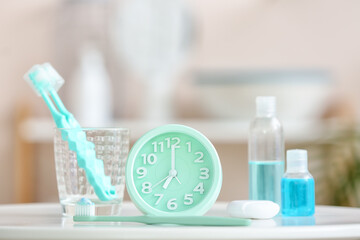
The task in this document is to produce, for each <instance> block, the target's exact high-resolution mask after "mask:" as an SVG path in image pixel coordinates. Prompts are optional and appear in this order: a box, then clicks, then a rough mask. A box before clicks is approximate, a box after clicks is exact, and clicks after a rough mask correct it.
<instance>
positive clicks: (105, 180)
mask: <svg viewBox="0 0 360 240" xmlns="http://www.w3.org/2000/svg"><path fill="white" fill-rule="evenodd" d="M24 79H25V80H26V81H27V82H28V83H29V84H30V86H31V87H32V88H33V89H34V91H35V92H36V94H37V95H38V96H41V97H42V98H43V99H44V101H45V103H46V105H47V106H48V108H49V110H50V112H51V115H52V116H53V119H54V121H55V124H56V126H57V127H58V128H61V129H62V128H64V129H62V130H61V136H62V139H63V140H64V141H68V143H69V149H70V150H71V151H74V152H76V155H77V161H78V166H79V167H80V168H83V169H84V170H85V173H86V178H87V180H88V182H89V183H90V184H91V186H92V187H93V189H94V191H95V193H96V195H97V196H98V198H99V199H100V200H101V201H109V200H112V199H114V198H116V191H115V187H114V186H112V185H111V179H110V177H109V176H106V175H105V174H104V164H103V161H101V160H100V159H97V158H96V153H95V150H94V147H95V145H94V144H93V143H92V142H89V141H87V139H86V134H85V133H84V132H83V131H82V130H81V127H80V124H79V123H78V121H76V119H75V118H74V116H73V115H72V114H71V113H70V112H69V111H68V110H67V109H66V108H65V106H64V104H63V102H62V101H61V99H60V97H59V95H58V94H57V91H58V90H59V88H60V87H61V86H62V85H63V84H64V79H63V78H62V77H61V76H60V75H59V74H58V73H57V72H56V70H55V69H54V68H53V67H52V66H51V65H50V64H49V63H44V64H42V65H35V66H33V67H32V68H31V69H30V70H29V71H28V72H27V73H26V74H25V75H24ZM55 105H56V106H55Z"/></svg>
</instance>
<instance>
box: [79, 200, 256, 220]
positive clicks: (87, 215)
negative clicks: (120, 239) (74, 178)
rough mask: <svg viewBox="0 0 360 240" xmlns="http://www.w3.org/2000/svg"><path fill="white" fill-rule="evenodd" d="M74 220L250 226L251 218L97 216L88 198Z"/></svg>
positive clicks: (81, 204)
mask: <svg viewBox="0 0 360 240" xmlns="http://www.w3.org/2000/svg"><path fill="white" fill-rule="evenodd" d="M73 220H74V222H136V223H145V224H177V225H184V226H248V225H250V223H251V220H250V219H245V218H232V217H213V216H155V215H143V216H95V209H94V203H93V202H92V201H91V200H90V199H88V198H82V199H80V200H79V201H78V202H77V203H76V205H75V216H74V217H73Z"/></svg>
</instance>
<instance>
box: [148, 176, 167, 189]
mask: <svg viewBox="0 0 360 240" xmlns="http://www.w3.org/2000/svg"><path fill="white" fill-rule="evenodd" d="M169 177H170V175H168V176H166V177H165V178H164V179H162V180H161V181H160V182H158V183H157V184H155V185H154V186H152V188H155V187H156V186H157V185H159V184H160V183H162V182H163V181H165V179H167V178H169Z"/></svg>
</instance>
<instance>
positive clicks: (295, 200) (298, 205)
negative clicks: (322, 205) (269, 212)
mask: <svg viewBox="0 0 360 240" xmlns="http://www.w3.org/2000/svg"><path fill="white" fill-rule="evenodd" d="M286 158H287V161H286V164H287V167H286V172H285V174H284V176H283V178H282V179H281V202H282V204H281V207H282V215H283V216H312V215H314V213H315V182H314V178H313V177H312V176H311V174H310V173H309V171H308V167H307V162H308V159H307V151H306V150H300V149H293V150H288V151H287V152H286Z"/></svg>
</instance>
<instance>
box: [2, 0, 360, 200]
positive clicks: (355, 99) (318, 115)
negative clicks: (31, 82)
mask: <svg viewBox="0 0 360 240" xmlns="http://www.w3.org/2000/svg"><path fill="white" fill-rule="evenodd" d="M0 4H1V6H0V73H1V78H0V81H1V86H2V87H1V88H0V95H1V101H0V109H1V110H0V132H1V134H0V189H1V192H0V203H15V202H18V203H19V202H49V201H58V196H57V188H56V177H55V167H54V156H53V127H54V124H53V121H52V119H51V115H50V113H49V111H48V109H47V108H46V106H45V104H44V102H43V100H42V99H40V98H37V96H36V95H35V94H34V92H33V91H32V90H31V88H30V87H29V86H28V85H27V83H25V82H24V80H23V75H24V74H25V72H26V71H28V70H29V69H30V68H31V67H32V66H33V65H34V64H39V63H43V62H51V63H52V65H53V66H54V67H55V68H56V69H57V70H58V72H59V73H60V74H61V75H62V76H63V77H64V79H65V81H66V84H65V85H64V86H63V87H62V88H61V89H60V91H59V94H60V96H61V98H62V99H63V100H64V102H65V105H66V106H67V107H68V109H69V110H70V111H71V112H72V113H74V115H75V117H76V118H77V119H78V120H79V122H80V124H81V125H82V126H90V127H91V126H94V127H96V126H97V127H99V126H114V127H128V128H130V130H131V142H132V144H133V143H134V142H135V141H136V139H138V138H139V137H140V136H141V135H142V134H144V133H145V132H146V131H148V130H150V129H151V128H153V127H156V126H159V125H162V124H165V123H181V124H186V125H189V126H191V127H194V128H196V129H198V130H199V131H201V132H203V133H204V134H205V135H206V136H207V137H208V138H209V139H210V140H211V141H212V142H213V143H214V145H215V147H216V149H217V150H218V153H219V156H220V158H221V162H222V166H223V175H224V181H223V188H222V191H221V193H220V196H219V199H218V200H221V201H230V200H234V199H246V198H247V197H248V196H247V193H248V188H247V186H248V181H247V179H248V173H247V169H248V167H247V131H248V127H249V122H250V120H251V119H252V118H253V117H254V115H255V97H256V96H258V95H274V96H276V97H277V102H278V116H279V118H280V120H281V121H282V123H283V125H284V129H285V139H286V149H289V148H306V149H307V150H308V151H309V159H310V160H309V165H310V166H309V167H310V171H311V173H312V174H313V175H314V177H315V181H316V203H317V204H332V205H344V206H360V144H359V143H360V141H359V140H360V135H359V128H358V125H359V120H360V111H359V110H360V95H359V89H360V88H359V87H360V81H359V80H360V44H359V43H360V28H359V26H358V23H359V22H360V1H357V0H348V1H341V0H317V1H310V0H295V1H286V0H227V1H218V0H172V1H169V0H55V1H46V0H33V1H19V0H13V1H6V2H1V3H0ZM234 183H235V184H234ZM126 199H129V198H128V196H126Z"/></svg>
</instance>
